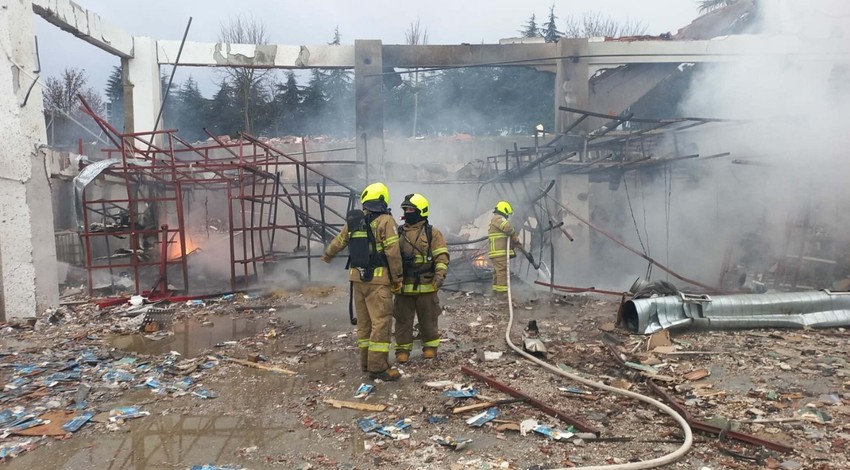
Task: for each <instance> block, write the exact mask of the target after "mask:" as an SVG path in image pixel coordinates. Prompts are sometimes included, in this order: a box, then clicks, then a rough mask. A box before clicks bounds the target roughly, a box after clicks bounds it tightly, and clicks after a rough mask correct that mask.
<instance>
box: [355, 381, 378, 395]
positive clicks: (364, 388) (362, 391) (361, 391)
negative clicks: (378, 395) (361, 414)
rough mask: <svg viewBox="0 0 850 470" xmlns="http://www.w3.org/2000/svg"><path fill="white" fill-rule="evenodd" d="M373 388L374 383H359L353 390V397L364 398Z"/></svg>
mask: <svg viewBox="0 0 850 470" xmlns="http://www.w3.org/2000/svg"><path fill="white" fill-rule="evenodd" d="M374 390H375V386H374V385H370V384H360V387H359V388H358V389H357V391H356V392H354V398H366V397H368V396H369V395H370V394H371V393H372V391H374Z"/></svg>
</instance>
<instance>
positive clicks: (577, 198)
mask: <svg viewBox="0 0 850 470" xmlns="http://www.w3.org/2000/svg"><path fill="white" fill-rule="evenodd" d="M555 188H556V194H554V196H555V198H557V199H558V201H559V202H560V203H561V204H563V205H564V206H566V207H568V208H569V209H570V210H571V211H573V212H575V213H576V214H578V215H579V216H581V217H582V218H583V219H584V220H590V194H589V193H590V184H589V182H588V178H587V175H571V174H565V175H561V176H560V177H559V178H558V184H557V185H555ZM555 212H557V210H556V211H555ZM563 221H564V229H566V230H567V232H569V234H570V235H571V236H572V237H573V241H572V242H571V241H569V240H567V237H564V236H560V234H558V233H554V234H553V240H554V243H555V256H557V257H558V261H556V273H555V276H556V278H555V280H556V283H557V282H558V281H559V280H560V281H561V282H564V283H566V284H567V285H575V286H580V285H586V284H585V282H586V280H585V276H586V275H587V273H589V272H593V271H594V269H595V268H594V263H592V262H591V257H590V228H589V227H588V226H587V225H585V224H584V223H583V222H581V221H579V220H578V219H576V218H575V217H573V216H572V215H570V214H564V217H563Z"/></svg>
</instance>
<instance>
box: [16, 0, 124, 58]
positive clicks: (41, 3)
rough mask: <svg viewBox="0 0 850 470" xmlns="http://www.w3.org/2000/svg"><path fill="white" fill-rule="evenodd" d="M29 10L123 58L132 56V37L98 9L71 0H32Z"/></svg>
mask: <svg viewBox="0 0 850 470" xmlns="http://www.w3.org/2000/svg"><path fill="white" fill-rule="evenodd" d="M32 10H33V11H34V12H35V13H36V14H37V15H39V16H41V17H42V18H44V19H45V20H47V21H48V22H49V23H52V24H54V25H56V26H58V27H59V28H60V29H62V30H63V31H67V32H69V33H71V34H73V35H74V36H77V37H78V38H80V39H82V40H83V41H86V42H87V43H89V44H92V45H94V46H97V47H99V48H100V49H103V50H104V51H106V52H109V53H110V54H114V55H117V56H118V57H122V58H125V59H126V58H130V57H133V38H132V36H130V35H129V34H127V33H126V32H124V31H123V30H121V29H119V28H118V27H116V26H113V25H112V24H110V23H109V22H107V21H104V20H103V19H102V18H101V17H100V16H99V15H98V14H97V13H94V12H92V11H89V10H86V9H85V8H83V7H81V6H80V5H77V4H76V3H74V2H72V1H70V0H32Z"/></svg>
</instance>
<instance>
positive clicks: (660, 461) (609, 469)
mask: <svg viewBox="0 0 850 470" xmlns="http://www.w3.org/2000/svg"><path fill="white" fill-rule="evenodd" d="M510 240H511V239H510V237H508V243H507V249H506V250H505V251H506V253H505V258H507V262H508V270H507V274H508V314H509V317H508V328H507V329H506V330H505V341H507V343H508V346H509V347H510V348H511V349H513V350H514V352H516V353H517V354H519V355H520V356H522V357H524V358H525V359H527V360H529V361H531V362H533V363H535V364H537V365H538V366H540V367H543V368H544V369H546V370H548V371H550V372H553V373H555V374H558V375H561V376H563V377H566V378H568V379H570V380H575V381H576V382H579V383H582V384H584V385H587V386H588V387H593V388H597V389H599V390H605V391H607V392H611V393H616V394H618V395H623V396H626V397H629V398H634V399H635V400H639V401H642V402H644V403H646V404H648V405H651V406H654V407H655V408H658V409H659V410H661V411H663V412H664V413H665V414H667V415H669V416H670V417H671V418H673V419H674V420H675V421H676V422H677V423H678V424H679V426H680V427H681V428H682V431H683V432H684V433H685V441H684V442H683V443H682V445H681V446H680V447H679V448H678V449H676V450H675V451H673V452H671V453H669V454H667V455H663V456H661V457H657V458H654V459H652V460H646V461H643V462H630V463H624V464H614V465H593V466H590V467H579V468H583V469H585V470H599V469H606V470H638V469H644V468H655V467H660V466H662V465H667V464H669V463H672V462H675V461H676V460H679V459H680V458H682V457H683V456H684V455H685V454H687V453H688V451H689V450H690V449H691V444H693V440H694V437H693V433H692V432H691V426H690V425H689V424H688V422H687V421H685V419H684V418H682V416H680V415H679V413H676V412H675V411H674V410H673V409H672V408H670V407H669V406H667V405H665V404H664V403H661V402H660V401H658V400H656V399H654V398H651V397H648V396H646V395H641V394H639V393H635V392H631V391H628V390H623V389H620V388H616V387H610V386H608V385H605V384H603V383H601V382H594V381H592V380H588V379H585V378H584V377H581V376H578V375H575V374H571V373H569V372H566V371H563V370H561V369H559V368H557V367H555V366H553V365H552V364H549V363H548V362H545V361H541V360H540V359H538V358H536V357H534V356H532V355H531V354H528V353H526V352H525V351H523V350H522V348H519V347H517V346H516V345H515V344H514V343H513V342H512V341H511V329H512V328H513V324H514V307H513V299H512V298H511V260H510V252H511V242H510ZM556 470H567V469H566V468H564V469H560V468H559V469H556Z"/></svg>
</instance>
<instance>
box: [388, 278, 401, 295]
mask: <svg viewBox="0 0 850 470" xmlns="http://www.w3.org/2000/svg"><path fill="white" fill-rule="evenodd" d="M390 292H392V293H393V294H396V295H398V294H401V281H396V282H393V286H392V287H390Z"/></svg>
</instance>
